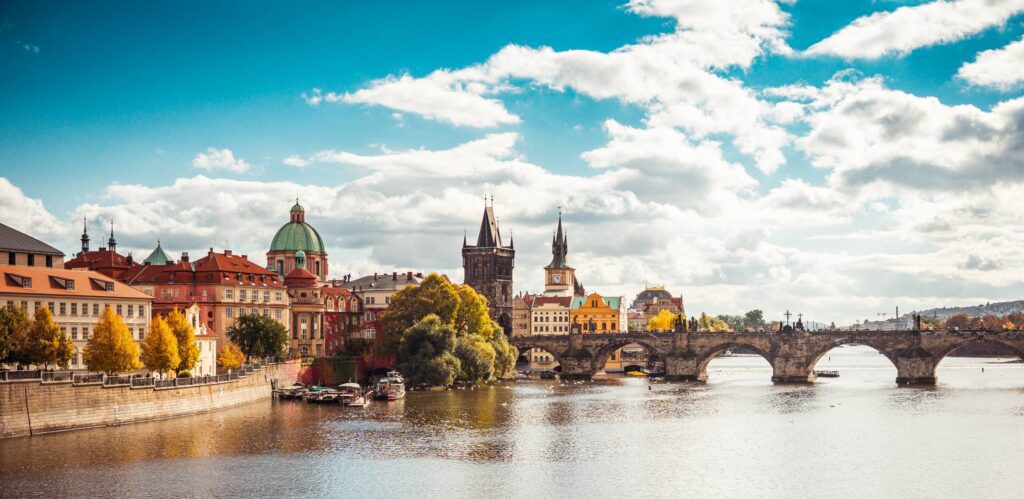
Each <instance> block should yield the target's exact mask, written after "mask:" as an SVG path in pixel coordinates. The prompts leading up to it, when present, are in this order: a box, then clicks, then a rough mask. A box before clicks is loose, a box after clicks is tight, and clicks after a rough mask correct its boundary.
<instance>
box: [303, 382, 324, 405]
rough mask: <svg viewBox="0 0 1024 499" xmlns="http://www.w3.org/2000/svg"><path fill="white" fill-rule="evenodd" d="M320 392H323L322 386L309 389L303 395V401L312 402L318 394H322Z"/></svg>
mask: <svg viewBox="0 0 1024 499" xmlns="http://www.w3.org/2000/svg"><path fill="white" fill-rule="evenodd" d="M320 390H323V387H321V386H320V385H313V386H311V387H309V389H308V390H306V391H305V392H304V393H303V394H302V400H305V401H306V402H312V401H313V399H315V398H316V397H317V394H318V393H320Z"/></svg>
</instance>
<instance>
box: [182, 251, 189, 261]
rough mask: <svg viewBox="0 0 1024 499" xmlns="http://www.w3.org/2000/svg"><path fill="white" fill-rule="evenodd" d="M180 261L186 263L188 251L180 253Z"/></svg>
mask: <svg viewBox="0 0 1024 499" xmlns="http://www.w3.org/2000/svg"><path fill="white" fill-rule="evenodd" d="M181 261H182V262H185V263H188V251H182V252H181Z"/></svg>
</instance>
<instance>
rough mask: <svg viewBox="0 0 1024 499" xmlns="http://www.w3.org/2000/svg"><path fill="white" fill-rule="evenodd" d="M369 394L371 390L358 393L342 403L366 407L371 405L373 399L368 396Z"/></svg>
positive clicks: (347, 405) (349, 405) (346, 405)
mask: <svg viewBox="0 0 1024 499" xmlns="http://www.w3.org/2000/svg"><path fill="white" fill-rule="evenodd" d="M369 394H370V392H366V393H365V394H364V393H360V394H359V395H356V396H355V397H352V398H350V399H348V400H347V401H345V402H342V403H343V404H345V407H366V406H368V405H370V400H372V399H371V398H370V397H369V396H368V395H369Z"/></svg>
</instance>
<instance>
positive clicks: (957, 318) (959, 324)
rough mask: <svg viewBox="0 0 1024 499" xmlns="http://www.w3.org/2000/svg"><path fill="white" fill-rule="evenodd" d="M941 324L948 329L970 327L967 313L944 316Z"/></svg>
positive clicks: (965, 328)
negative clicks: (944, 318)
mask: <svg viewBox="0 0 1024 499" xmlns="http://www.w3.org/2000/svg"><path fill="white" fill-rule="evenodd" d="M943 326H944V327H945V329H947V330H950V331H952V330H954V329H962V330H967V329H970V328H971V318H970V317H969V316H968V315H967V314H956V315H951V316H949V317H947V318H946V322H945V323H944V324H943Z"/></svg>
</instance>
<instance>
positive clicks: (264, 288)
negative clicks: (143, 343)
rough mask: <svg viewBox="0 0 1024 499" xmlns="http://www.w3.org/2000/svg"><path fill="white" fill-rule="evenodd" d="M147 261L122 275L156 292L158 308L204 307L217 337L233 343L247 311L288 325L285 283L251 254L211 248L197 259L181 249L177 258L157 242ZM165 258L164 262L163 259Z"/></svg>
mask: <svg viewBox="0 0 1024 499" xmlns="http://www.w3.org/2000/svg"><path fill="white" fill-rule="evenodd" d="M144 262H149V263H145V264H144V265H140V266H139V267H136V268H133V269H131V270H129V271H127V272H125V273H124V274H123V275H122V280H123V281H124V282H126V283H128V284H130V285H132V286H134V287H136V288H138V289H140V290H141V291H143V292H145V293H146V294H148V295H149V296H151V297H153V313H161V314H166V313H167V312H170V311H171V310H173V309H175V308H177V309H179V310H184V309H186V308H189V307H191V306H192V305H193V304H196V305H198V306H199V321H200V323H202V324H203V325H204V326H205V327H206V328H207V329H208V330H209V331H210V332H211V333H212V335H213V336H214V337H215V338H216V339H217V343H218V344H219V345H222V346H223V345H226V344H227V343H228V338H227V330H228V328H229V327H231V326H232V325H234V323H235V319H236V318H237V317H241V316H243V315H247V314H263V315H266V316H269V317H273V318H274V319H276V320H277V321H278V322H280V323H282V324H284V325H285V327H288V325H289V322H290V320H289V319H290V317H289V314H288V310H289V307H288V303H289V302H288V295H287V293H286V291H287V290H286V288H285V285H284V282H283V281H282V280H281V278H279V277H278V275H277V273H275V272H271V271H270V270H267V269H265V268H263V267H262V266H261V265H258V264H256V263H255V262H252V261H251V260H249V257H248V256H247V255H235V254H233V253H232V252H231V250H224V252H223V253H217V252H214V251H213V248H210V250H209V251H208V252H207V254H206V256H204V257H203V258H200V259H198V260H196V261H195V262H192V261H191V260H190V258H189V255H188V253H182V255H181V259H180V260H178V261H177V262H175V261H174V260H171V259H169V258H168V257H167V254H166V253H165V252H164V250H163V248H161V247H160V246H157V248H156V249H155V250H153V253H152V254H150V256H149V257H147V258H146V259H145V261H144ZM160 262H164V263H160Z"/></svg>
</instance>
